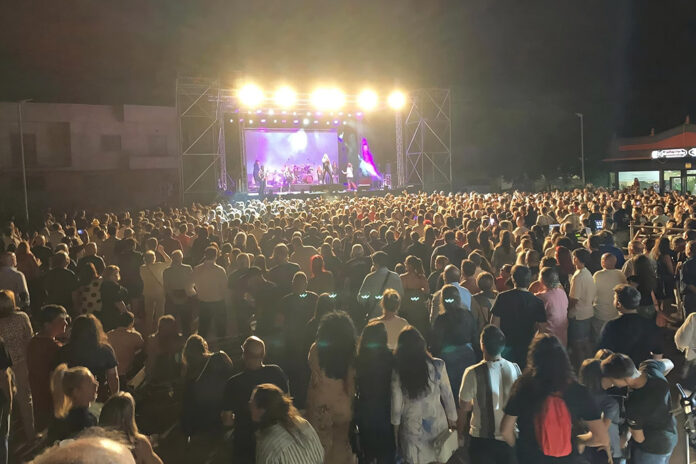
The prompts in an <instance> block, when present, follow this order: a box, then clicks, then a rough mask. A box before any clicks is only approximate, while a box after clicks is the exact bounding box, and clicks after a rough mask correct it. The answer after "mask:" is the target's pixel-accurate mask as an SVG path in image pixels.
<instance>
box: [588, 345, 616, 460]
mask: <svg viewBox="0 0 696 464" xmlns="http://www.w3.org/2000/svg"><path fill="white" fill-rule="evenodd" d="M597 354H599V355H603V353H597ZM601 364H602V359H600V357H599V356H597V355H595V357H594V358H591V359H586V360H585V361H583V363H582V365H581V366H580V371H579V372H578V376H579V380H580V383H581V384H582V385H584V386H585V388H587V391H588V392H589V393H590V395H592V398H593V399H594V400H595V403H597V406H598V407H599V409H600V410H601V411H602V416H603V417H602V419H603V421H604V425H605V426H607V427H608V428H609V441H610V446H609V447H607V448H597V449H595V448H587V450H586V451H585V453H583V454H584V456H585V458H587V459H588V460H589V461H590V462H591V463H606V462H608V461H609V460H608V459H607V457H608V456H612V458H613V461H614V462H616V463H619V462H623V460H624V459H626V457H625V456H624V450H622V449H621V435H620V431H619V427H620V426H621V425H622V424H623V422H624V419H623V418H622V417H621V406H620V405H619V401H618V399H617V398H616V397H613V396H610V395H608V394H607V392H606V390H604V388H603V387H602V366H601ZM602 454H603V455H602Z"/></svg>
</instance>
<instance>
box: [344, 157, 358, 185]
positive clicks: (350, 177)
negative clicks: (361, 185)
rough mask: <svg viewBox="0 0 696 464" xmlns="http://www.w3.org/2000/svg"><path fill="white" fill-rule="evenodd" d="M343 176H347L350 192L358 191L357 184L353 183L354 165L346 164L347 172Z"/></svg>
mask: <svg viewBox="0 0 696 464" xmlns="http://www.w3.org/2000/svg"><path fill="white" fill-rule="evenodd" d="M343 174H345V175H346V182H347V183H348V190H357V189H358V187H357V186H356V185H355V182H353V165H352V164H350V163H348V164H346V170H345V171H343Z"/></svg>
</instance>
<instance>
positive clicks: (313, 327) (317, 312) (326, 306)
mask: <svg viewBox="0 0 696 464" xmlns="http://www.w3.org/2000/svg"><path fill="white" fill-rule="evenodd" d="M333 311H336V298H331V295H330V294H328V293H322V294H321V295H319V298H317V304H316V306H315V307H314V315H313V316H312V318H311V319H310V320H309V322H307V327H306V328H305V335H304V346H305V350H304V352H305V353H309V349H310V348H311V347H312V344H314V340H315V339H316V337H317V330H319V323H320V322H321V320H322V318H323V317H324V316H326V315H327V314H329V313H330V312H333Z"/></svg>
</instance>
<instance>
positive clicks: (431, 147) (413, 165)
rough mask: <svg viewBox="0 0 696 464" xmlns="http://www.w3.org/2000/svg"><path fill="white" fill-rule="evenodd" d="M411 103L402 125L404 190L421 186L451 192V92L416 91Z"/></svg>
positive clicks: (426, 188)
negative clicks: (404, 146) (412, 186)
mask: <svg viewBox="0 0 696 464" xmlns="http://www.w3.org/2000/svg"><path fill="white" fill-rule="evenodd" d="M409 103H410V108H409V109H408V111H407V112H406V117H405V119H404V122H403V139H404V141H405V142H406V151H405V154H404V157H403V163H404V164H405V166H404V167H405V184H406V185H405V186H408V185H414V186H420V187H421V188H422V189H423V190H424V191H432V190H440V189H443V190H449V189H451V188H452V120H451V116H450V115H451V98H450V90H449V89H418V90H414V91H412V92H410V94H409ZM398 132H399V128H398V120H397V134H398ZM397 141H398V136H397ZM397 152H398V149H397ZM397 161H398V157H397ZM398 169H400V168H399V167H397V170H398Z"/></svg>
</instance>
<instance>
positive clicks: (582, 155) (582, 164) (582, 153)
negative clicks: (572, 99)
mask: <svg viewBox="0 0 696 464" xmlns="http://www.w3.org/2000/svg"><path fill="white" fill-rule="evenodd" d="M575 116H577V117H578V118H580V169H581V170H582V188H585V185H587V184H586V183H585V126H584V115H583V114H582V113H575Z"/></svg>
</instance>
